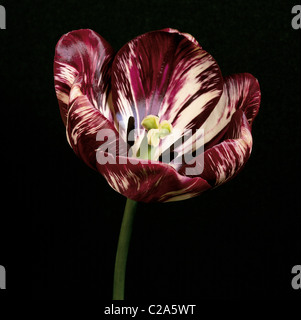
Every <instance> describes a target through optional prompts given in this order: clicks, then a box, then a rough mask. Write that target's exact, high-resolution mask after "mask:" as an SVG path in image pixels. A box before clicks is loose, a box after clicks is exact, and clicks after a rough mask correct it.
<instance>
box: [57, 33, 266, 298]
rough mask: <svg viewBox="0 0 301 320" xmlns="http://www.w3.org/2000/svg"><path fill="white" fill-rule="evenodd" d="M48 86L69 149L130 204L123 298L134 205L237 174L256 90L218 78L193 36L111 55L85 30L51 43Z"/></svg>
mask: <svg viewBox="0 0 301 320" xmlns="http://www.w3.org/2000/svg"><path fill="white" fill-rule="evenodd" d="M54 82H55V90H56V95H57V98H58V102H59V107H60V113H61V117H62V120H63V122H64V124H65V126H66V133H67V139H68V142H69V144H70V145H71V147H72V148H73V150H74V151H75V153H76V154H77V155H78V156H79V157H80V158H81V159H82V160H83V161H84V162H85V163H86V164H87V165H88V166H90V167H91V168H93V169H95V170H96V171H98V172H100V173H101V174H102V175H103V176H104V178H105V179H106V180H107V182H108V183H109V185H110V186H111V187H112V188H113V189H114V190H116V191H117V192H119V193H121V194H122V195H124V196H125V197H127V198H128V201H127V205H126V209H125V214H124V220H123V223H122V227H121V234H120V238H119V244H118V249H117V258H116V265H115V278H116V279H115V280H116V281H115V284H114V288H115V289H116V291H117V293H116V295H115V299H123V286H124V272H125V271H124V270H125V261H126V252H127V250H128V245H129V239H130V230H131V225H132V220H133V214H134V211H135V209H136V202H138V201H142V202H154V201H158V202H167V201H178V200H183V199H188V198H191V197H195V196H197V195H199V194H201V193H202V192H204V191H206V190H209V189H211V188H213V187H216V186H219V185H221V184H223V183H225V182H226V181H229V180H230V179H232V178H233V177H234V176H235V175H236V174H237V173H238V172H240V171H241V169H242V168H243V166H244V165H245V163H246V161H247V160H248V158H249V156H250V153H251V149H252V134H251V128H252V122H253V120H254V118H255V117H256V115H257V113H258V109H259V105H260V96H261V95H260V89H259V84H258V81H257V80H256V79H255V78H254V77H253V76H252V75H250V74H248V73H241V74H235V75H232V76H227V77H223V76H222V74H221V71H220V69H219V66H218V64H217V62H216V61H215V60H214V59H213V57H212V56H211V55H210V54H209V53H208V52H206V51H205V50H204V49H203V48H202V47H201V46H200V44H199V43H198V42H197V41H196V39H195V38H194V37H193V36H191V35H190V34H187V33H181V32H179V31H178V30H175V29H170V28H169V29H163V30H159V31H154V32H149V33H146V34H143V35H141V36H138V37H137V38H135V39H134V40H131V41H130V42H128V43H127V44H126V45H125V46H123V47H122V48H121V49H120V50H119V51H118V52H117V53H114V51H113V49H112V47H111V46H110V45H109V43H108V42H107V41H106V40H105V39H104V38H102V37H101V36H100V35H98V34H97V33H96V32H94V31H92V30H86V29H83V30H77V31H72V32H69V33H67V34H65V35H64V36H63V37H62V38H61V39H60V40H59V42H58V44H57V46H56V50H55V58H54ZM187 132H190V133H191V134H190V136H189V137H188V138H187ZM189 152H190V153H191V155H192V156H191V157H190V158H189V160H188V161H183V159H184V160H185V159H187V157H186V156H187V154H188V153H189ZM166 159H167V160H166ZM124 252H125V253H124ZM121 265H122V266H121ZM121 269H122V270H121Z"/></svg>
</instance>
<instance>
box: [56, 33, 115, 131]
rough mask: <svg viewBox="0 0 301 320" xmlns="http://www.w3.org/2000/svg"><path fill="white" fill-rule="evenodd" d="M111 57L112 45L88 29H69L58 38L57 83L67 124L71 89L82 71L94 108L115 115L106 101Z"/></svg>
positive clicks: (62, 112) (57, 90) (60, 104)
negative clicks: (69, 30)
mask: <svg viewBox="0 0 301 320" xmlns="http://www.w3.org/2000/svg"><path fill="white" fill-rule="evenodd" d="M112 58H113V49H112V48H111V46H110V45H109V44H108V43H107V42H106V41H105V40H104V39H103V38H102V37H101V36H100V35H99V34H97V33H96V32H94V31H92V30H89V29H81V30H76V31H72V32H69V33H67V34H65V35H63V36H62V37H61V39H60V40H59V41H58V43H57V45H56V49H55V57H54V83H55V91H56V95H57V98H58V101H59V106H60V112H61V116H62V119H63V122H64V124H65V125H66V120H67V113H68V108H69V94H70V89H71V87H72V85H73V83H74V81H75V79H76V77H77V76H78V75H79V74H82V75H83V83H82V87H81V91H82V93H83V94H84V95H86V96H87V99H88V100H89V101H90V103H91V104H92V105H93V106H94V108H98V109H99V110H100V111H101V112H102V114H104V116H105V117H107V118H108V119H109V120H111V119H112V115H111V110H110V108H109V107H108V104H107V99H108V90H110V88H109V84H110V70H111V62H112Z"/></svg>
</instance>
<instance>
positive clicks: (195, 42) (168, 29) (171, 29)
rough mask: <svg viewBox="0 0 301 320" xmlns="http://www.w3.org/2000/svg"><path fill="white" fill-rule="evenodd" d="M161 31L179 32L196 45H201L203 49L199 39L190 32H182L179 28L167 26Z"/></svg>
mask: <svg viewBox="0 0 301 320" xmlns="http://www.w3.org/2000/svg"><path fill="white" fill-rule="evenodd" d="M160 31H164V32H169V33H178V34H180V35H182V36H184V37H186V38H187V39H188V40H189V41H191V42H193V43H194V44H195V45H197V46H199V47H200V48H201V49H202V47H201V46H200V44H199V43H198V41H197V40H196V39H195V38H194V37H193V36H192V35H191V34H190V33H186V32H180V31H179V30H177V29H173V28H165V29H161V30H160Z"/></svg>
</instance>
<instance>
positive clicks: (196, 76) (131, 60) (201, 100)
mask: <svg viewBox="0 0 301 320" xmlns="http://www.w3.org/2000/svg"><path fill="white" fill-rule="evenodd" d="M222 90H223V79H222V76H221V72H220V69H219V67H218V65H217V63H216V61H215V60H214V59H213V58H212V56H211V55H210V54H208V53H207V52H206V51H204V50H202V49H201V48H200V47H199V46H198V45H196V44H195V43H194V42H193V41H191V40H189V39H188V38H187V36H184V35H181V34H179V33H176V32H174V33H171V32H166V31H155V32H150V33H147V34H144V35H142V36H139V37H137V38H135V39H134V40H132V41H130V42H129V43H128V44H126V45H125V46H124V47H123V48H122V49H121V50H120V51H119V52H118V53H117V54H116V57H115V59H114V61H113V65H112V99H113V105H114V108H115V114H116V118H117V121H121V122H122V124H121V127H120V128H119V130H120V131H121V133H122V135H123V136H124V135H125V134H126V127H125V125H126V124H127V123H128V119H129V118H130V117H134V119H135V128H136V129H137V136H139V135H141V134H142V132H143V128H142V126H141V121H142V119H144V118H145V117H146V116H147V115H150V114H152V115H158V116H159V118H160V121H162V120H167V121H169V122H170V123H171V124H172V126H173V127H174V129H175V132H180V134H182V133H183V131H184V130H185V129H190V128H199V127H200V126H201V125H202V124H203V123H204V122H205V121H206V119H207V117H208V116H209V115H210V113H211V112H212V110H213V108H214V106H215V105H216V103H217V102H218V101H219V99H220V96H221V94H222ZM124 139H125V137H124ZM163 151H164V150H163Z"/></svg>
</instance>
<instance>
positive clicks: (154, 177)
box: [97, 155, 211, 202]
mask: <svg viewBox="0 0 301 320" xmlns="http://www.w3.org/2000/svg"><path fill="white" fill-rule="evenodd" d="M106 156H107V157H108V158H110V159H111V160H109V162H111V164H110V163H107V164H106V165H105V166H104V165H99V164H97V169H98V171H99V172H100V173H101V174H102V175H103V176H104V177H105V178H106V180H107V182H108V183H109V185H110V186H111V187H112V188H113V189H114V190H115V191H117V192H119V193H121V194H122V195H124V196H125V197H127V198H130V199H132V200H135V201H143V202H169V201H179V200H185V199H189V198H192V197H195V196H197V195H199V194H200V193H202V192H204V191H206V190H208V189H210V188H211V185H210V184H209V183H207V182H206V181H205V180H204V179H202V178H200V177H195V178H189V177H185V176H182V175H180V174H179V173H178V172H177V171H176V170H175V169H173V168H172V167H170V166H169V165H167V164H164V163H161V162H150V161H147V160H139V161H138V160H137V159H136V160H137V162H135V163H131V162H129V159H128V158H125V157H117V158H116V159H114V158H113V156H111V155H106ZM115 160H116V162H117V163H115ZM126 162H127V163H126ZM120 163H124V164H120Z"/></svg>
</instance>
